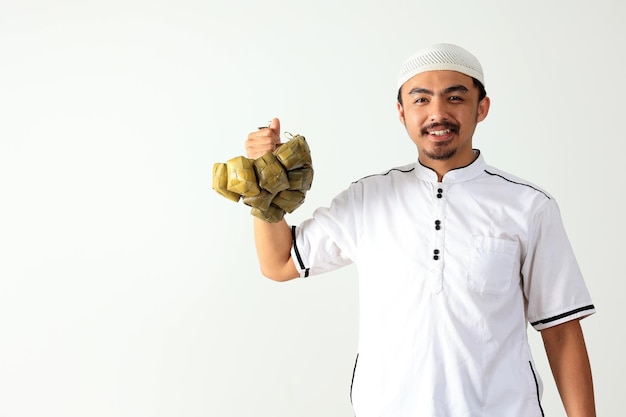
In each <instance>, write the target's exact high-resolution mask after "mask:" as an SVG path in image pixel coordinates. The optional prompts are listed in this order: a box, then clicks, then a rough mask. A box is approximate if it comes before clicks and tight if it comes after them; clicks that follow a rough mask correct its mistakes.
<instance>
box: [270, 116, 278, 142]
mask: <svg viewBox="0 0 626 417" xmlns="http://www.w3.org/2000/svg"><path fill="white" fill-rule="evenodd" d="M270 130H271V131H273V132H274V133H275V134H276V136H278V142H277V143H280V120H278V119H277V118H276V117H274V118H273V119H272V121H271V122H270Z"/></svg>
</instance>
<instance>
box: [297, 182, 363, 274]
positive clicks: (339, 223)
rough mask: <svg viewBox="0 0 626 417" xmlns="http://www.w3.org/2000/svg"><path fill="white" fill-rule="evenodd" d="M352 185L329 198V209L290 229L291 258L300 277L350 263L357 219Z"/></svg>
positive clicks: (318, 211) (356, 240)
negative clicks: (331, 198)
mask: <svg viewBox="0 0 626 417" xmlns="http://www.w3.org/2000/svg"><path fill="white" fill-rule="evenodd" d="M354 189H355V187H354V186H351V187H350V188H348V189H347V190H345V191H343V192H342V193H341V194H339V195H338V196H337V197H335V198H334V199H333V201H332V202H331V204H330V206H329V207H321V208H318V209H317V210H315V212H314V213H313V217H312V218H310V219H308V220H305V221H304V222H302V223H301V224H300V225H299V226H293V227H292V235H293V247H292V249H291V255H292V258H293V259H294V261H295V265H296V269H297V270H298V271H299V273H300V277H303V278H304V277H308V276H310V275H317V274H321V273H324V272H329V271H332V270H335V269H337V268H340V267H342V266H346V265H349V264H351V263H352V262H354V258H355V256H356V249H357V242H358V230H359V227H357V224H358V218H359V216H358V215H357V210H355V193H354Z"/></svg>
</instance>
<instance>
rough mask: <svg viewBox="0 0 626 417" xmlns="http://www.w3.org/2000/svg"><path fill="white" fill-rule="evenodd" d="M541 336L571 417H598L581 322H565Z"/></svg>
mask: <svg viewBox="0 0 626 417" xmlns="http://www.w3.org/2000/svg"><path fill="white" fill-rule="evenodd" d="M541 335H542V337H543V343H544V346H545V349H546V354H547V356H548V361H549V362H550V368H551V369H552V374H553V375H554V380H555V383H556V386H557V388H558V390H559V394H560V396H561V400H562V401H563V405H564V407H565V411H566V412H567V415H568V417H595V415H596V411H595V401H594V393H593V380H592V376H591V366H590V364H589V356H588V354H587V348H586V346H585V340H584V337H583V333H582V329H581V327H580V323H579V322H578V320H573V321H570V322H567V323H563V324H561V325H558V326H555V327H553V328H549V329H545V330H543V331H542V332H541Z"/></svg>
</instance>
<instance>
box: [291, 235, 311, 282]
mask: <svg viewBox="0 0 626 417" xmlns="http://www.w3.org/2000/svg"><path fill="white" fill-rule="evenodd" d="M291 240H292V241H293V250H294V252H295V253H296V259H297V260H298V264H299V265H300V269H304V277H305V278H306V277H308V276H309V268H305V267H304V262H302V257H301V256H300V251H299V250H298V246H297V245H296V226H291Z"/></svg>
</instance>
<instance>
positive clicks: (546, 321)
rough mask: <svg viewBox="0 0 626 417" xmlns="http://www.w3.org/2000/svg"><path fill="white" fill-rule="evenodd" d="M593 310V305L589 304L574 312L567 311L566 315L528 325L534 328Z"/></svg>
mask: <svg viewBox="0 0 626 417" xmlns="http://www.w3.org/2000/svg"><path fill="white" fill-rule="evenodd" d="M594 308H595V307H594V306H593V304H590V305H588V306H585V307H580V308H577V309H576V310H572V311H568V312H567V313H563V314H559V315H558V316H554V317H550V318H547V319H543V320H538V321H535V322H532V323H530V325H531V326H536V325H538V324H547V323H551V322H553V321H557V320H560V319H562V318H563V317H567V316H571V315H572V314H576V313H580V312H581V311H587V310H593V309H594Z"/></svg>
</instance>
